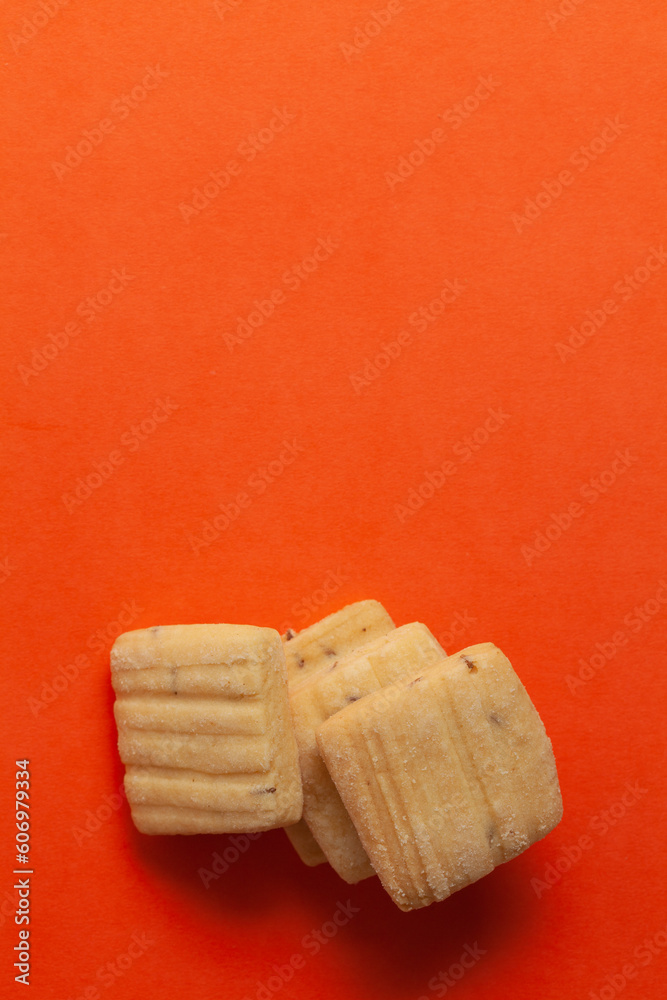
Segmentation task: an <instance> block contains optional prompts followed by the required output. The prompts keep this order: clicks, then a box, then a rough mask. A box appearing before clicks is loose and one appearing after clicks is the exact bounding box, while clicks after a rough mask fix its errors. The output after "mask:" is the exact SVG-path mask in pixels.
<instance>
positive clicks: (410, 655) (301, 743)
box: [290, 622, 445, 883]
mask: <svg viewBox="0 0 667 1000" xmlns="http://www.w3.org/2000/svg"><path fill="white" fill-rule="evenodd" d="M444 658H445V652H444V650H443V648H442V646H441V645H440V644H439V643H438V641H437V640H436V639H435V638H434V636H433V635H432V634H431V633H430V632H429V630H428V629H427V627H426V626H425V625H422V624H421V623H420V622H412V623H411V624H409V625H402V626H401V627H400V628H397V629H393V630H392V631H391V632H389V633H388V634H387V635H383V636H380V637H379V638H378V639H375V640H373V641H372V642H369V643H366V644H365V645H364V646H360V647H359V649H357V650H355V651H354V652H353V653H349V654H348V655H347V656H345V657H343V658H342V659H340V660H336V661H334V662H333V663H332V664H330V665H329V666H327V667H324V668H323V669H320V670H316V671H314V672H313V673H311V674H310V675H309V676H308V677H307V678H306V679H305V680H304V681H303V683H302V684H299V685H298V686H297V687H296V688H295V689H294V690H293V691H291V693H290V703H291V706H292V716H293V719H294V733H295V736H296V741H297V746H298V748H299V764H300V767H301V779H302V782H303V822H305V823H307V825H308V827H309V828H310V830H311V832H312V834H313V836H314V838H315V840H316V842H317V843H318V844H319V846H320V847H321V849H322V850H323V852H324V854H325V856H326V859H327V860H328V861H329V864H330V865H331V866H332V868H334V869H335V871H337V872H338V874H339V875H340V876H341V878H343V879H345V881H346V882H350V883H354V882H359V881H360V880H361V879H364V878H368V877H369V876H371V875H374V874H375V872H374V871H373V867H372V865H371V863H370V861H369V859H368V855H367V854H366V852H365V850H364V849H363V847H362V845H361V842H360V840H359V836H358V834H357V831H356V830H355V828H354V825H353V823H352V820H351V819H350V817H349V815H348V813H347V810H346V809H345V806H344V805H343V803H342V801H341V798H340V795H339V794H338V791H337V789H336V786H335V785H334V783H333V781H332V780H331V777H330V775H329V772H328V771H327V768H326V765H325V764H324V761H323V760H322V757H321V754H320V751H319V748H318V746H317V740H316V732H317V730H318V728H319V726H320V725H321V724H322V723H323V722H324V721H325V720H326V719H328V718H330V717H331V716H332V715H334V714H335V713H336V712H339V711H341V709H343V708H345V706H346V705H349V704H351V703H352V702H356V701H359V699H361V698H363V697H364V696H365V695H368V694H370V693H371V692H373V691H377V690H378V688H381V687H384V685H386V684H391V683H392V682H393V681H396V680H400V679H401V678H403V677H413V676H414V675H415V674H416V673H418V672H419V671H421V670H426V669H428V668H429V667H431V666H433V665H435V664H436V663H439V662H440V661H442V660H444Z"/></svg>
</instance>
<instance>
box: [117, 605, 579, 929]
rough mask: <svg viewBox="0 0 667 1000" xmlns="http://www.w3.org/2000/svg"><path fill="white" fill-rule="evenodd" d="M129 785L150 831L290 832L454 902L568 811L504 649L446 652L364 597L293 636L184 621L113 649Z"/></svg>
mask: <svg viewBox="0 0 667 1000" xmlns="http://www.w3.org/2000/svg"><path fill="white" fill-rule="evenodd" d="M111 666H112V679H113V686H114V689H115V691H116V696H117V698H116V704H115V708H114V711H115V715H116V721H117V724H118V731H119V750H120V756H121V759H122V760H123V762H124V764H125V765H126V777H125V788H126V792H127V797H128V801H129V803H130V807H131V810H132V818H133V820H134V823H135V825H136V826H137V828H138V829H139V830H140V831H141V832H143V833H151V834H191V833H231V832H234V833H236V832H241V831H243V832H254V831H259V830H269V829H273V828H275V827H281V826H284V827H285V829H286V832H287V834H288V836H289V838H290V840H291V842H292V844H293V845H294V847H295V849H296V850H297V851H298V853H299V855H300V857H301V858H302V860H303V861H304V862H305V863H306V864H308V865H317V864H320V863H323V862H325V861H328V862H329V864H330V865H331V866H332V867H333V868H334V869H335V870H336V871H337V872H338V874H339V875H340V876H341V877H342V878H343V879H345V880H346V881H347V882H351V883H353V882H358V881H360V880H361V879H364V878H368V877H369V876H371V875H375V874H377V875H378V876H379V878H380V880H381V882H382V884H383V886H384V887H385V889H386V890H387V892H388V893H389V895H390V896H391V898H392V899H393V900H394V902H395V903H396V904H397V905H398V906H399V907H400V908H401V909H403V910H411V909H416V908H418V907H423V906H427V905H429V904H430V903H432V902H434V901H436V900H441V899H445V898H446V897H447V896H449V895H450V894H451V893H452V892H455V891H456V890H457V889H461V888H463V886H465V885H468V884H469V883H470V882H474V881H475V880H476V879H478V878H481V877H482V876H483V875H485V874H487V873H488V872H490V871H492V870H493V868H494V867H495V866H496V865H499V864H502V862H503V861H508V860H510V859H511V858H513V857H515V856H516V855H517V854H519V853H521V851H524V850H525V849H526V848H527V847H529V846H530V845H531V844H533V843H534V842H535V841H536V840H539V839H540V838H542V837H544V836H545V835H546V834H547V833H549V831H550V830H552V829H553V828H554V826H556V824H557V823H558V822H559V820H560V818H561V815H562V803H561V797H560V790H559V787H558V776H557V773H556V766H555V762H554V757H553V752H552V749H551V743H550V741H549V739H548V737H547V735H546V732H545V730H544V726H543V724H542V722H541V720H540V717H539V715H538V714H537V712H536V710H535V708H534V707H533V704H532V702H531V701H530V698H529V697H528V695H527V693H526V691H525V689H524V687H523V685H522V684H521V681H520V680H519V678H518V677H517V675H516V674H515V672H514V670H513V669H512V666H511V665H510V663H509V661H508V660H507V658H506V657H505V656H504V655H503V654H502V653H501V652H500V650H499V649H497V648H496V647H495V646H494V645H493V644H491V643H483V644H481V645H476V646H470V647H468V648H467V649H464V650H462V651H461V652H459V653H456V654H455V655H454V656H447V655H446V653H445V651H444V650H443V649H442V647H441V646H440V644H439V643H438V642H437V640H436V639H435V638H434V636H433V635H432V634H431V633H430V632H429V630H428V629H427V628H426V626H425V625H422V624H420V623H418V622H413V623H411V624H408V625H403V626H402V627H400V628H396V627H395V626H394V623H393V621H392V620H391V618H390V617H389V615H388V614H387V612H386V611H385V609H384V608H383V607H382V605H381V604H379V603H378V602H377V601H361V602H359V603H357V604H352V605H349V606H348V607H346V608H343V609H342V610H341V611H338V612H336V613H335V614H333V615H329V616H328V617H327V618H325V619H323V620H322V621H320V622H317V623H316V624H315V625H311V626H310V627H309V628H307V629H305V630H304V631H302V632H300V633H298V634H296V633H294V632H291V631H289V632H287V633H286V634H285V635H284V636H283V637H282V639H281V637H280V636H279V635H278V633H277V632H275V631H274V630H273V629H268V628H258V627H255V626H250V625H169V626H161V627H160V626H158V627H155V628H151V629H140V630H137V631H134V632H127V633H125V634H124V635H121V636H120V637H119V638H118V639H117V640H116V642H115V644H114V647H113V649H112V652H111Z"/></svg>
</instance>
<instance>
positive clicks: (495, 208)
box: [0, 0, 667, 1000]
mask: <svg viewBox="0 0 667 1000" xmlns="http://www.w3.org/2000/svg"><path fill="white" fill-rule="evenodd" d="M666 37H667V24H666V21H665V15H664V12H663V10H662V7H661V5H660V4H657V3H651V2H648V0H640V2H637V3H627V2H625V0H610V2H607V3H601V2H600V0H585V2H583V0H578V2H570V0H562V2H559V0H537V2H535V3H532V4H519V5H516V4H511V3H509V2H504V3H492V4H489V3H478V2H472V3H460V2H454V3H447V4H436V3H427V2H425V0H422V2H417V0H415V2H410V0H402V2H396V0H392V2H391V3H389V4H387V5H384V0H381V3H380V4H375V5H373V4H370V3H362V2H360V0H354V2H352V0H349V2H345V3H342V4H324V5H319V6H318V5H314V4H311V3H306V2H303V0H295V2H293V3H285V2H271V3H269V2H262V0H234V2H232V0H219V2H218V3H215V4H213V3H208V2H207V3H203V2H195V3H183V2H173V3H168V4H162V5H158V6H155V5H149V6H146V5H136V4H129V3H123V2H121V3H115V4H110V3H100V4H98V3H95V4H94V3H92V2H91V0H82V2H75V0H72V2H71V3H66V2H65V0H43V2H32V0H30V2H28V3H18V2H16V0H11V2H9V3H7V4H5V5H4V6H3V10H2V13H1V15H0V38H2V40H3V41H2V44H3V46H4V56H3V59H2V77H3V84H4V86H3V104H2V141H3V146H4V153H3V159H4V167H5V170H4V178H5V180H4V185H3V188H4V194H5V206H4V211H3V216H2V220H1V224H0V251H1V252H2V254H3V257H4V260H5V278H4V281H3V287H2V297H1V309H2V314H3V319H4V323H3V330H4V334H3V338H2V363H3V371H4V380H3V383H4V388H5V398H6V408H5V420H4V430H3V438H4V453H5V469H6V479H5V505H4V506H5V510H6V513H7V520H6V523H5V527H4V531H3V533H2V550H1V551H0V560H1V570H0V579H1V580H2V606H3V610H4V613H5V624H4V627H3V630H2V639H3V645H4V654H3V660H4V689H5V693H4V696H3V698H2V713H3V722H2V734H3V737H2V738H3V755H2V762H3V763H2V770H1V774H0V800H1V801H2V810H1V812H2V819H1V821H0V838H1V839H0V844H1V845H2V850H1V851H0V856H1V857H2V866H1V870H0V879H1V881H2V887H1V889H0V898H1V900H2V902H1V906H0V923H1V924H2V928H1V929H2V954H1V961H0V993H1V994H2V996H8V997H9V996H18V995H21V991H22V990H23V989H24V986H23V984H21V983H16V982H15V981H14V976H15V974H17V973H16V970H15V969H14V968H13V962H14V961H15V955H16V952H15V951H14V950H13V949H14V948H15V946H17V947H18V944H19V931H20V930H21V929H29V932H30V937H29V942H30V953H31V956H32V957H31V962H30V984H31V987H32V994H31V995H32V996H36V997H39V998H51V997H53V998H58V1000H66V998H71V1000H79V998H87V1000H97V998H98V997H107V996H109V997H110V998H111V997H113V998H116V1000H121V998H136V997H141V996H154V997H170V998H180V997H183V998H185V997H188V998H190V997H201V998H206V1000H209V998H211V1000H213V998H218V997H225V998H227V997H229V998H239V1000H244V998H245V1000H268V998H273V997H278V998H279V1000H282V998H287V997H289V998H295V1000H312V998H320V997H334V998H337V997H359V998H361V997H363V998H365V1000H375V998H378V1000H380V998H381V1000H408V998H410V1000H414V998H417V997H420V998H424V997H426V998H427V1000H431V998H434V997H440V996H445V995H449V993H450V992H451V993H452V995H453V996H456V997H457V998H459V1000H464V998H465V997H474V998H477V997H486V996H490V995H491V994H492V992H493V993H496V992H497V991H498V990H500V991H501V993H502V994H503V995H511V996H512V997H513V998H515V1000H520V998H525V1000H529V998H530V1000H532V998H534V997H536V996H540V997H542V998H562V997H574V996H583V997H589V996H591V995H592V996H594V997H600V998H602V1000H605V998H606V1000H609V998H610V997H613V996H615V995H616V994H617V993H620V992H621V991H622V992H623V995H624V996H625V997H628V998H630V997H642V998H647V997H651V998H652V997H660V996H663V995H664V986H663V985H662V984H664V981H665V979H666V977H667V909H666V908H665V877H666V875H667V869H666V867H665V852H664V837H665V832H666V831H665V736H664V733H665V723H664V708H665V696H666V694H667V689H666V686H665V672H664V669H663V663H662V658H663V647H664V637H665V620H666V613H667V567H666V566H665V561H664V542H665V535H664V524H665V519H666V515H667V510H666V507H665V491H664V487H665V477H664V437H665V388H664V386H665V380H666V377H667V347H666V343H665V328H664V315H665V314H664V301H665V288H666V285H665V278H666V276H667V254H666V252H665V246H666V241H665V208H666V199H665V193H664V191H665V188H664V149H665V142H664V135H665V115H664V112H665V97H664V95H665V93H666V92H667V81H666V80H665V64H666V59H665V55H666V53H665V38H666ZM661 154H662V158H661ZM366 597H374V598H377V599H379V600H381V601H382V602H383V603H384V604H385V605H386V607H387V609H388V610H389V612H390V614H391V615H392V616H393V618H394V620H395V621H396V622H397V624H402V623H405V622H409V621H413V620H419V621H423V622H425V623H426V624H427V625H428V626H429V627H430V628H431V629H432V631H433V632H434V633H435V635H436V636H438V637H439V638H440V639H441V641H442V642H443V643H444V645H445V646H446V648H447V650H448V651H449V652H454V651H455V650H456V649H458V648H460V647H462V646H464V645H468V644H471V643H473V642H480V641H486V640H491V641H494V642H496V643H497V644H498V645H499V646H500V647H501V648H502V649H503V651H504V652H505V653H506V654H507V655H508V656H509V657H510V659H511V661H512V663H513V664H514V666H515V669H516V670H517V672H518V674H519V676H520V677H521V679H522V680H523V682H524V683H525V685H526V687H527V689H528V691H529V693H530V695H531V697H532V699H533V701H534V702H535V705H536V706H537V708H538V710H539V712H540V714H541V716H542V718H543V719H544V722H545V725H546V727H547V731H548V733H549V735H550V736H551V738H552V740H553V744H554V750H555V754H556V759H557V762H558V768H559V774H560V778H561V785H562V791H563V798H564V804H565V815H564V819H563V821H562V823H561V824H560V825H559V826H558V828H557V829H556V830H555V831H554V832H553V833H552V834H551V835H550V836H549V837H547V838H546V839H545V840H544V841H542V842H540V843H539V844H537V845H536V846H534V847H532V848H531V849H530V850H529V851H527V852H526V853H525V854H523V855H522V856H521V857H520V858H518V859H517V860H515V861H513V862H511V863H510V864H507V865H505V866H501V867H500V868H499V869H497V870H496V871H495V872H494V873H493V874H491V875H490V876H488V877H487V878H484V879H483V880H482V881H480V882H479V883H477V884H475V885H473V886H472V887H470V888H468V889H466V890H464V891H462V892H460V893H458V894H456V895H455V896H453V897H452V898H451V899H449V900H447V901H445V902H443V903H441V904H438V905H434V906H431V907H430V908H428V909H427V910H424V911H421V912H415V913H412V914H404V913H401V912H399V911H398V910H397V909H396V908H395V906H394V905H393V904H392V903H391V901H390V900H389V899H388V898H387V897H386V895H385V894H384V892H383V890H382V888H381V886H380V884H379V882H378V881H377V880H376V879H373V880H368V881H366V882H363V883H361V884H359V885H357V886H347V885H346V884H345V883H343V882H341V881H340V880H339V879H337V877H336V876H335V875H334V873H333V872H332V871H331V870H330V869H329V868H328V867H325V866H322V867H319V868H317V869H313V870H309V869H306V868H305V867H304V866H303V865H302V864H301V863H300V861H299V859H298V858H297V856H296V855H295V854H294V852H293V850H292V848H291V847H290V845H289V843H288V842H287V839H286V838H285V836H284V834H283V833H282V832H281V831H273V832H270V833H266V834H263V835H262V836H261V837H259V838H256V839H254V840H252V841H249V840H241V841H238V842H236V844H235V843H233V842H232V841H231V840H230V839H229V838H227V837H192V838H148V837H144V836H141V835H139V834H137V833H136V832H135V831H134V828H133V826H132V824H131V821H130V817H129V810H128V808H127V804H126V803H125V801H124V800H123V799H122V796H121V795H120V794H119V789H120V787H121V782H122V767H121V764H120V762H119V759H118V756H117V751H116V732H115V727H114V722H113V717H112V692H111V687H110V682H109V648H110V646H111V644H112V642H113V639H114V638H115V636H116V635H117V634H119V633H120V632H122V631H125V630H126V629H127V628H139V627H145V626H150V625H154V624H170V623H180V622H184V623H187V622H218V621H228V622H247V623H251V624H258V625H268V626H272V627H275V628H278V629H284V628H285V627H286V626H288V625H291V626H293V627H295V628H301V627H303V626H304V625H307V624H309V623H311V622H313V621H316V620H317V619H318V618H320V617H322V616H323V615H324V614H326V613H329V612H331V611H333V610H335V609H336V608H338V607H340V606H342V605H344V604H346V603H349V602H351V601H354V600H357V599H361V598H366ZM22 759H29V761H30V765H29V771H30V783H31V787H30V815H31V817H32V819H31V830H30V838H31V839H30V842H29V845H30V855H29V856H30V861H31V867H30V871H31V872H32V874H31V875H30V897H29V899H30V911H29V916H30V923H29V925H27V924H26V925H18V924H16V923H15V913H16V909H17V906H19V902H18V900H19V895H18V893H19V890H17V889H15V888H13V886H14V885H15V884H16V881H15V880H16V879H19V878H22V877H27V876H21V875H14V874H13V871H14V868H17V869H19V871H21V870H22V869H23V868H25V867H26V866H21V863H20V862H18V861H16V860H15V858H16V856H17V850H16V846H15V840H16V834H17V830H16V826H15V815H14V812H15V810H14V805H13V802H14V785H15V781H16V778H15V771H16V767H15V763H14V762H15V760H22ZM217 859H222V860H217ZM207 873H208V874H207ZM24 940H25V939H24Z"/></svg>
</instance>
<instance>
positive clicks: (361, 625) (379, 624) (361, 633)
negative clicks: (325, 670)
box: [283, 600, 394, 867]
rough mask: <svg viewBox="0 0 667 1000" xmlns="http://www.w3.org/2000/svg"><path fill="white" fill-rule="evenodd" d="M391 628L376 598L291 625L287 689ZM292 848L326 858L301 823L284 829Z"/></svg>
mask: <svg viewBox="0 0 667 1000" xmlns="http://www.w3.org/2000/svg"><path fill="white" fill-rule="evenodd" d="M393 628H394V623H393V621H392V620H391V618H390V617H389V615H388V614H387V612H386V611H385V609H384V608H383V607H382V605H381V604H380V603H379V602H378V601H372V600H369V601H358V602H357V603H356V604H348V605H347V606H346V607H344V608H341V609H340V611H336V612H334V613H333V614H331V615H328V616H327V617H326V618H323V619H322V620H321V621H319V622H315V624H313V625H310V626H309V627H308V628H306V629H304V630H303V631H302V632H294V631H292V630H291V629H290V630H289V631H288V632H286V633H285V635H284V636H283V642H284V646H285V657H286V660H287V672H288V678H289V687H290V691H291V690H293V689H294V687H295V686H296V685H297V684H300V683H301V682H302V681H303V680H304V679H306V678H307V677H309V676H310V674H311V673H313V672H315V671H317V670H320V669H321V668H322V667H326V666H329V665H330V664H331V663H332V662H333V661H334V660H335V659H336V657H340V656H344V655H345V654H346V653H349V652H351V651H352V650H354V649H356V648H357V647H358V646H361V645H363V644H364V643H366V642H368V641H369V640H371V639H374V638H376V637H377V636H380V635H384V634H385V633H386V632H389V631H390V630H391V629H393ZM285 833H286V834H287V836H288V837H289V839H290V842H291V844H292V846H293V847H294V849H295V851H296V852H297V854H298V855H299V857H300V858H301V860H302V861H303V862H304V864H306V865H309V866H311V867H312V866H314V865H319V864H322V863H323V862H324V861H326V858H325V856H324V854H323V853H322V849H321V848H320V847H319V845H318V843H317V841H316V840H315V838H314V837H313V835H312V833H311V832H310V830H309V829H308V827H307V825H306V824H305V823H298V824H296V825H295V826H292V827H289V828H286V829H285Z"/></svg>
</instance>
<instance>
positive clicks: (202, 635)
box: [111, 625, 302, 834]
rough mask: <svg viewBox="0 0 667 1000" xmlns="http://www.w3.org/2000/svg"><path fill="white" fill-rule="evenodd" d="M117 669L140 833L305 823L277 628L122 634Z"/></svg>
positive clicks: (118, 712)
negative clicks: (301, 820)
mask: <svg viewBox="0 0 667 1000" xmlns="http://www.w3.org/2000/svg"><path fill="white" fill-rule="evenodd" d="M111 672H112V683H113V687H114V690H115V692H116V703H115V705H114V714H115V717H116V723H117V725H118V749H119V752H120V757H121V760H122V761H123V763H124V764H125V766H126V773H125V790H126V793H127V799H128V802H129V804H130V808H131V810H132V819H133V820H134V823H135V826H136V827H137V829H138V830H140V831H141V832H142V833H150V834H191V833H235V832H241V831H243V832H250V831H255V830H269V829H272V828H273V827H280V826H284V825H285V824H286V823H295V822H296V821H297V820H299V819H300V817H301V810H302V791H301V777H300V773H299V766H298V757H297V748H296V742H295V739H294V732H293V728H292V719H291V714H290V708H289V702H288V697H287V673H286V666H285V657H284V653H283V645H282V642H281V639H280V636H279V635H278V633H277V632H276V631H275V630H274V629H270V628H257V627H255V626H253V625H163V626H156V627H154V628H148V629H137V630H136V631H133V632H126V633H124V634H123V635H121V636H119V637H118V638H117V639H116V641H115V643H114V645H113V648H112V650H111Z"/></svg>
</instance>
